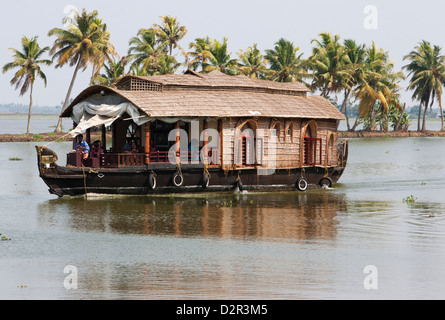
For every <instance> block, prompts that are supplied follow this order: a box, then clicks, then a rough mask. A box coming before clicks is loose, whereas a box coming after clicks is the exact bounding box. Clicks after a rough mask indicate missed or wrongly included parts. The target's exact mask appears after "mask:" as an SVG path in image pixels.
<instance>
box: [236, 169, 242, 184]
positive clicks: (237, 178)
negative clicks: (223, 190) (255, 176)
mask: <svg viewBox="0 0 445 320" xmlns="http://www.w3.org/2000/svg"><path fill="white" fill-rule="evenodd" d="M239 173H240V170H238V178H236V180H235V181H238V180H241V178H240V177H239Z"/></svg>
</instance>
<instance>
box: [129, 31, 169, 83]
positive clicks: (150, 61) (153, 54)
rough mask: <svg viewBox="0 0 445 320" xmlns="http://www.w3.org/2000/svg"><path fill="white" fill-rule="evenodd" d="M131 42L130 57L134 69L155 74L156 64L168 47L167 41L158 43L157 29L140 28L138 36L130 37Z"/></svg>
mask: <svg viewBox="0 0 445 320" xmlns="http://www.w3.org/2000/svg"><path fill="white" fill-rule="evenodd" d="M129 44H130V48H129V49H128V59H129V60H130V61H132V62H131V68H132V70H140V71H139V72H138V73H137V74H139V75H151V74H153V73H154V72H155V68H154V66H155V65H156V64H157V61H158V60H159V57H160V56H161V55H162V54H163V52H164V50H165V48H166V44H165V43H164V44H161V45H157V40H156V31H155V30H154V29H153V28H150V29H140V30H139V31H138V33H137V36H136V37H132V38H131V39H130V42H129ZM142 73H143V74H142Z"/></svg>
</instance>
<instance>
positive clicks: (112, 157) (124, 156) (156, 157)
mask: <svg viewBox="0 0 445 320" xmlns="http://www.w3.org/2000/svg"><path fill="white" fill-rule="evenodd" d="M168 153H169V152H168V151H151V152H150V154H149V158H150V163H168V162H170V161H169V158H168ZM180 162H181V163H201V160H200V153H199V152H197V151H189V152H188V153H187V154H186V155H184V153H183V154H182V156H181V157H180ZM144 164H145V153H105V154H104V158H103V162H102V166H105V167H122V166H141V165H144ZM207 164H209V165H217V164H219V152H217V151H214V152H212V150H210V151H209V156H208V158H207Z"/></svg>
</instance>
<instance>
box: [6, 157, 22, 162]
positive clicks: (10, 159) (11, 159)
mask: <svg viewBox="0 0 445 320" xmlns="http://www.w3.org/2000/svg"><path fill="white" fill-rule="evenodd" d="M22 160H23V159H22V158H18V157H11V158H9V161H22Z"/></svg>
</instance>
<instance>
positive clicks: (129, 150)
mask: <svg viewBox="0 0 445 320" xmlns="http://www.w3.org/2000/svg"><path fill="white" fill-rule="evenodd" d="M124 152H131V146H130V144H129V143H128V141H126V142H125V144H124Z"/></svg>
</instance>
